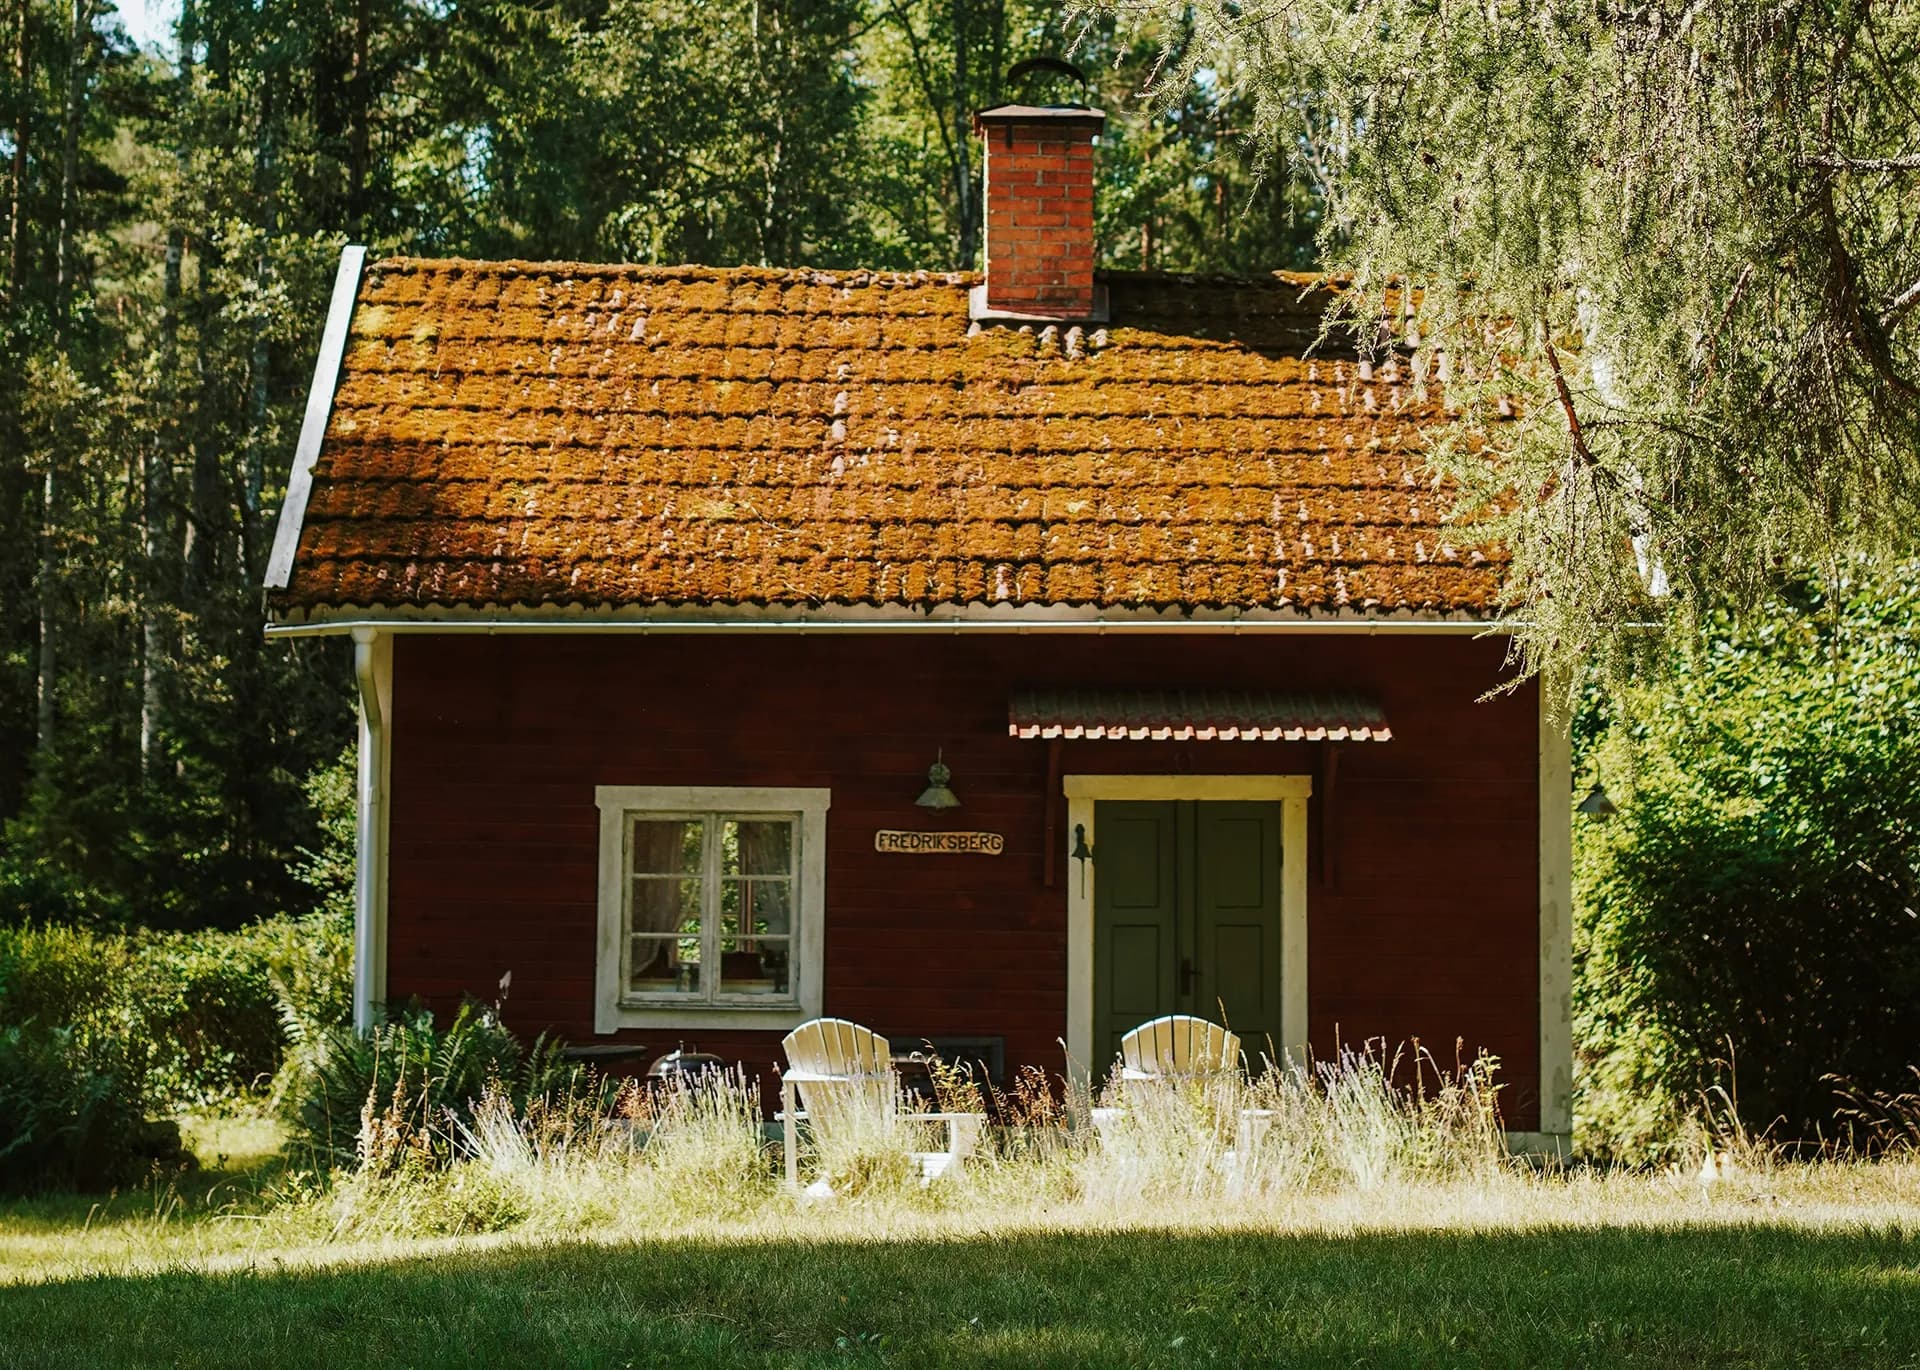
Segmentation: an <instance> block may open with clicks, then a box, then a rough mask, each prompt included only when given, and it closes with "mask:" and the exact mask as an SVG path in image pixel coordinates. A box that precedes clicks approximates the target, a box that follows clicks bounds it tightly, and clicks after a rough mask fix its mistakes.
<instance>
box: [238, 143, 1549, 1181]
mask: <svg viewBox="0 0 1920 1370" xmlns="http://www.w3.org/2000/svg"><path fill="white" fill-rule="evenodd" d="M979 123H980V127H981V131H982V133H983V135H984V142H985V149H986V205H987V224H986V243H987V264H986V270H985V272H984V274H983V275H974V274H941V273H928V272H916V273H912V274H890V273H885V272H866V271H840V272H824V271H807V270H795V271H776V270H761V269H750V268H729V269H716V268H708V267H695V266H687V267H671V268H654V267H632V266H584V265H578V264H572V263H531V262H477V261H423V260H411V259H400V260H390V261H382V262H377V263H373V264H363V260H362V258H363V253H362V251H361V250H360V249H357V248H349V249H348V250H347V252H346V254H345V256H344V258H343V260H342V262H341V266H340V273H339V279H338V283H337V285H336V288H335V294H334V299H333V306H332V310H331V313H330V315H329V317H328V319H327V324H326V329H325V335H324V338H323V341H322V344H321V355H320V360H319V365H318V367H317V368H316V371H315V377H314V385H313V392H312V396H311V399H310V401H309V404H308V409H307V416H306V426H305V428H304V429H303V432H302V435H301V440H300V444H299V450H298V455H297V457H296V460H295V465H294V469H293V472H292V477H291V480H290V482H289V486H288V492H287V500H286V505H285V508H284V509H283V511H282V516H281V521H280V528H279V538H278V542H277V544H276V546H275V549H274V553H273V559H272V565H271V568H270V571H269V575H268V581H269V590H270V602H271V606H272V615H273V621H272V624H271V626H270V628H269V632H271V633H274V634H276V635H292V634H325V633H333V634H343V635H345V634H350V635H351V636H352V639H353V642H354V647H355V664H356V670H357V673H358V677H359V686H360V700H361V719H362V721H361V734H360V757H361V768H360V775H361V783H360V844H361V845H360V850H361V861H360V885H359V893H358V910H359V913H358V928H357V990H356V1015H357V1017H358V1019H359V1021H360V1022H361V1023H362V1024H365V1023H368V1022H371V1021H372V1019H373V1017H374V1015H375V1014H376V1012H377V1011H378V1008H379V1006H380V1005H381V1004H383V1003H398V1002H401V1001H403V1000H407V999H410V998H414V997H418V998H419V999H422V1000H424V1001H425V1002H426V1003H428V1004H430V1005H434V1006H437V1007H440V1008H443V1009H444V1008H447V1007H450V1006H451V1005H452V1004H454V1003H456V1002H457V1001H458V1000H459V999H460V997H461V996H462V995H464V994H469V993H471V994H475V995H479V996H481V997H490V996H491V995H492V993H493V992H494V987H495V986H496V984H497V983H498V982H499V980H500V978H501V976H502V975H503V974H505V973H507V972H511V973H512V977H513V978H512V997H511V1001H510V1004H509V1014H508V1016H509V1019H510V1021H512V1022H513V1023H514V1024H515V1026H517V1027H520V1028H522V1029H525V1030H529V1031H531V1030H535V1029H539V1028H551V1029H554V1030H557V1031H558V1032H560V1033H563V1034H564V1035H565V1036H566V1037H568V1038H569V1039H571V1040H572V1041H574V1042H576V1043H582V1044H587V1043H594V1042H599V1043H602V1044H607V1045H622V1044H625V1045H640V1046H645V1047H648V1048H652V1049H656V1050H666V1049H669V1048H671V1047H673V1046H674V1045H676V1044H677V1043H680V1042H683V1041H684V1042H688V1043H693V1044H697V1045H698V1047H699V1048H700V1049H702V1050H704V1051H710V1052H715V1053H718V1054H720V1055H722V1056H725V1057H728V1058H729V1059H737V1060H740V1061H743V1062H747V1063H749V1064H753V1065H757V1066H761V1067H766V1066H769V1065H771V1063H773V1062H774V1061H775V1060H776V1058H777V1054H778V1042H779V1039H780V1037H781V1036H782V1035H783V1034H784V1033H785V1032H786V1031H787V1030H788V1029H790V1028H791V1027H793V1026H794V1025H795V1024H796V1023H798V1022H800V1021H802V1020H803V1019H805V1018H808V1017H811V1016H814V1015H816V1014H820V1013H823V1012H824V1013H831V1014H836V1015H840V1016H843V1017H847V1018H852V1019H856V1020H858V1021H861V1022H864V1023H866V1024H868V1025H870V1026H872V1027H874V1028H875V1029H877V1030H880V1031H882V1032H884V1033H886V1034H887V1035H889V1036H890V1037H891V1038H893V1039H894V1040H895V1041H896V1042H902V1043H905V1042H917V1041H920V1040H922V1039H925V1040H931V1041H933V1042H935V1043H936V1044H938V1045H941V1046H944V1047H945V1048H946V1049H948V1050H950V1051H958V1052H961V1053H963V1054H967V1055H970V1056H976V1057H978V1058H980V1059H982V1060H984V1061H986V1062H988V1063H989V1064H990V1065H991V1066H993V1067H995V1068H1000V1069H1007V1070H1010V1069H1013V1068H1014V1067H1017V1066H1019V1065H1022V1064H1027V1063H1033V1064H1037V1065H1040V1066H1042V1067H1045V1068H1046V1069H1048V1070H1049V1071H1059V1070H1062V1069H1063V1068H1065V1067H1066V1065H1067V1058H1063V1055H1062V1043H1063V1042H1064V1044H1065V1047H1066V1050H1067V1053H1068V1058H1070V1059H1071V1061H1072V1062H1074V1063H1077V1065H1078V1066H1081V1067H1087V1066H1090V1067H1093V1068H1094V1069H1095V1070H1099V1068H1100V1067H1102V1066H1103V1065H1104V1064H1105V1063H1106V1062H1108V1061H1110V1060H1111V1058H1112V1051H1113V1044H1114V1042H1115V1040H1116V1038H1117V1036H1118V1034H1119V1033H1120V1032H1122V1031H1124V1030H1125V1029H1127V1028H1129V1027H1131V1026H1133V1025H1135V1024H1136V1023H1139V1022H1141V1021H1143V1020H1145V1019H1148V1018H1151V1017H1154V1016H1156V1015H1158V1014H1161V1013H1165V1012H1171V1011H1179V1010H1190V1011H1194V1012H1198V1013H1202V1014H1205V1015H1207V1016H1209V1017H1214V1018H1222V1017H1224V1018H1225V1019H1226V1020H1227V1021H1228V1022H1229V1023H1230V1024H1231V1026H1232V1027H1233V1028H1234V1029H1235V1030H1236V1031H1238V1032H1239V1033H1240V1034H1241V1036H1242V1037H1243V1038H1244V1039H1245V1040H1246V1041H1248V1042H1250V1043H1256V1044H1261V1045H1263V1046H1264V1045H1266V1044H1270V1045H1271V1049H1272V1050H1273V1051H1274V1052H1275V1054H1278V1053H1279V1052H1281V1051H1295V1052H1297V1051H1299V1050H1300V1049H1302V1048H1304V1047H1306V1046H1307V1045H1309V1044H1311V1046H1312V1048H1313V1049H1314V1050H1316V1051H1317V1052H1320V1053H1326V1052H1328V1051H1329V1050H1331V1049H1332V1048H1333V1047H1334V1045H1335V1042H1336V1040H1338V1041H1343V1042H1357V1041H1360V1040H1362V1039H1365V1038H1370V1037H1384V1038H1386V1039H1388V1041H1389V1042H1396V1043H1397V1042H1402V1041H1405V1040H1407V1039H1409V1038H1413V1037H1418V1038H1420V1039H1421V1040H1422V1041H1424V1042H1425V1043H1427V1044H1429V1045H1430V1046H1435V1047H1437V1048H1439V1054H1441V1055H1442V1056H1447V1055H1449V1054H1450V1053H1451V1051H1452V1048H1453V1043H1454V1042H1455V1040H1456V1039H1462V1040H1463V1041H1464V1043H1465V1045H1466V1047H1467V1049H1468V1050H1470V1051H1471V1050H1473V1049H1475V1048H1481V1047H1484V1048H1486V1049H1488V1050H1491V1051H1493V1052H1495V1053H1497V1054H1498V1055H1499V1057H1500V1058H1501V1060H1502V1062H1503V1063H1504V1066H1503V1070H1504V1075H1503V1078H1504V1079H1505V1081H1506V1082H1507V1086H1508V1089H1507V1092H1506V1094H1505V1096H1504V1098H1505V1116H1506V1119H1507V1122H1508V1125H1509V1126H1510V1127H1511V1128H1512V1129H1514V1130H1515V1131H1516V1132H1518V1133H1524V1134H1528V1137H1527V1140H1528V1141H1530V1142H1532V1143H1535V1144H1546V1145H1558V1144H1562V1143H1564V1141H1565V1139H1566V1137H1567V1134H1568V1133H1569V1132H1570V1129H1571V1107H1570V1074H1571V1048H1570V1034H1569V1024H1568V977H1569V955H1570V950H1569V948H1570V940H1571V938H1570V931H1569V928H1570V919H1569V908H1568V897H1567V896H1568V865H1569V833H1568V823H1569V814H1568V807H1569V806H1568V787H1569V777H1568V762H1567V747H1566V742H1565V739H1564V738H1563V737H1562V736H1561V735H1560V734H1559V733H1558V732H1557V731H1555V730H1554V729H1552V728H1550V727H1549V726H1548V725H1547V723H1546V721H1545V718H1544V716H1543V714H1542V711H1541V707H1540V703H1541V701H1540V696H1539V692H1538V690H1537V689H1536V688H1535V687H1534V686H1533V685H1531V684H1529V685H1526V686H1524V687H1522V688H1520V689H1518V690H1515V691H1513V692H1511V693H1508V694H1504V695H1498V696H1496V697H1493V698H1491V699H1483V698H1482V697H1483V696H1484V695H1486V694H1487V692H1488V690H1489V689H1490V688H1492V687H1494V686H1496V685H1498V684H1499V683H1500V681H1501V679H1502V671H1503V661H1504V653H1505V644H1504V642H1503V641H1502V640H1501V639H1500V638H1498V637H1495V636H1487V635H1485V630H1486V628H1487V625H1488V623H1489V621H1490V620H1491V619H1492V618H1493V616H1494V606H1495V600H1496V594H1497V591H1498V586H1499V581H1500V576H1501V572H1502V569H1503V559H1502V556H1501V554H1500V552H1499V551H1498V549H1497V548H1492V547H1485V546H1474V545H1471V544H1470V540H1468V539H1465V538H1463V535H1462V533H1461V532H1460V531H1459V530H1458V529H1455V528H1450V527H1448V526H1446V524H1445V522H1444V521H1443V512H1444V510H1445V509H1446V506H1447V504H1448V501H1449V496H1448V492H1447V491H1446V490H1445V489H1443V488H1440V487H1438V486H1436V484H1435V481H1434V479H1433V478H1432V476H1431V475H1430V474H1429V472H1428V471H1427V470H1426V469H1425V467H1424V465H1423V462H1422V459H1421V454H1420V444H1419V426H1420V424H1421V423H1422V421H1423V420H1430V419H1431V417H1432V416H1433V414H1434V413H1435V410H1434V408H1433V407H1432V404H1431V402H1430V401H1428V400H1427V399H1425V398H1424V397H1422V396H1421V395H1420V394H1419V393H1418V391H1417V390H1416V388H1415V386H1414V385H1413V382H1412V378H1411V377H1410V376H1409V375H1408V373H1407V371H1406V370H1405V369H1404V368H1403V367H1401V366H1400V365H1398V364H1396V363H1395V362H1393V361H1386V362H1383V363H1380V364H1377V365H1372V366H1369V365H1368V364H1366V363H1364V362H1363V361H1361V360H1360V359H1358V358H1357V357H1356V356H1355V355H1354V354H1352V353H1347V354H1345V355H1342V354H1341V353H1340V352H1339V351H1338V350H1337V349H1329V348H1328V347H1327V346H1325V345H1321V346H1315V345H1314V344H1315V340H1316V337H1317V334H1318V329H1319V320H1320V316H1321V313H1322V310H1323V307H1324V304H1325V299H1324V297H1323V296H1321V295H1319V294H1317V293H1313V292H1310V291H1309V290H1308V288H1307V287H1308V282H1307V281H1306V280H1305V279H1304V278H1292V277H1271V278H1262V279H1258V280H1221V279H1195V278H1189V277H1176V276H1166V275H1130V274H1117V273H1096V272H1095V270H1094V243H1093V229H1092V195H1093V189H1092V144H1093V139H1094V137H1095V136H1096V134H1097V132H1098V130H1099V128H1100V125H1101V116H1100V114H1099V113H1098V112H1097V111H1091V110H1087V109H1082V108H1068V109H1062V108H1032V107H1022V106H1009V107H1005V108H1001V109H996V110H992V111H989V112H987V113H985V114H983V115H981V116H980V118H979Z"/></svg>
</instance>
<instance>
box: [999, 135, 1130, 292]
mask: <svg viewBox="0 0 1920 1370" xmlns="http://www.w3.org/2000/svg"><path fill="white" fill-rule="evenodd" d="M1106 122H1107V116H1106V115H1105V114H1103V113H1102V112H1101V111H1099V110H1097V109H1088V108H1087V107H1085V106H1084V105H1065V106H1061V105H1001V106H1000V107H999V108H997V109H989V110H983V111H981V112H980V113H978V114H976V115H974V116H973V124H974V128H975V129H977V130H978V131H979V132H980V134H981V135H982V139H983V141H984V143H985V149H984V158H983V160H984V162H985V166H986V182H987V190H986V206H987V214H986V221H987V222H986V229H987V232H986V240H987V283H986V284H985V285H984V286H976V287H975V288H974V292H973V299H972V309H971V313H972V315H973V317H974V318H976V319H984V320H989V321H993V320H1006V321H1033V322H1040V321H1046V322H1049V323H1065V322H1073V323H1103V322H1105V321H1106V317H1107V289H1106V287H1105V286H1102V285H1095V284H1094V280H1093V140H1094V138H1095V137H1097V136H1098V135H1099V132H1100V130H1101V128H1102V127H1104V126H1105V124H1106Z"/></svg>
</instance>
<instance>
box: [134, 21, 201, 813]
mask: <svg viewBox="0 0 1920 1370" xmlns="http://www.w3.org/2000/svg"><path fill="white" fill-rule="evenodd" d="M176 37H177V38H178V41H179V49H180V55H179V60H178V78H177V80H176V83H175V104H174V119H175V125H174V128H175V142H174V146H173V158H174V174H175V175H176V176H177V177H178V179H179V184H178V186H177V187H176V190H175V194H176V196H178V195H182V194H184V193H185V189H186V185H187V178H188V176H189V174H190V171H189V164H188V146H187V138H186V132H185V129H186V118H187V111H188V108H189V105H190V103H191V101H192V99H193V47H194V43H195V42H196V41H197V39H198V35H197V34H196V33H195V31H194V13H193V0H183V2H182V4H181V6H180V26H179V28H178V29H177V30H176ZM175 205H176V208H175V214H174V216H173V217H174V219H175V222H174V223H173V224H172V225H171V226H170V227H169V228H168V229H167V259H166V269H165V274H164V275H163V276H162V278H161V286H160V290H161V311H160V382H159V393H158V394H157V395H156V396H155V401H156V406H157V408H158V409H159V411H160V412H159V413H158V415H157V416H156V421H155V424H154V434H153V441H152V443H151V444H150V445H149V447H148V449H147V460H146V469H145V471H144V472H143V479H142V481H141V491H140V550H141V554H142V557H143V560H144V561H145V565H143V566H142V567H141V579H142V584H141V588H140V774H141V777H142V778H143V779H144V778H146V776H147V775H148V774H149V770H150V767H151V765H152V762H153V753H154V748H155V747H156V746H157V745H158V743H159V737H160V678H161V669H162V667H163V666H164V665H165V662H166V656H167V640H166V627H165V623H164V620H163V612H164V610H165V608H166V603H167V592H166V590H165V589H164V588H163V587H165V586H167V585H168V584H169V583H170V582H169V578H168V577H166V576H163V575H162V573H161V563H162V561H163V559H164V558H165V556H166V548H167V547H168V545H169V543H170V541H171V539H170V538H169V537H168V531H169V530H168V526H167V525H168V518H167V510H168V508H169V507H170V504H171V499H172V486H173V433H174V432H176V431H178V429H177V426H176V425H177V423H178V419H177V416H176V415H175V414H174V412H173V411H174V409H175V408H176V407H177V406H178V405H179V404H180V402H181V398H182V392H180V391H179V390H178V389H177V388H176V387H175V385H174V380H175V377H176V375H177V373H178V371H179V364H180V359H179V340H180V291H181V284H180V277H181V273H182V270H183V267H184V265H185V260H186V255H187V234H186V230H185V229H184V228H182V227H181V225H180V223H179V222H178V219H179V212H178V200H176V202H175Z"/></svg>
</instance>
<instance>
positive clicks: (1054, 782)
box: [1046, 737, 1065, 889]
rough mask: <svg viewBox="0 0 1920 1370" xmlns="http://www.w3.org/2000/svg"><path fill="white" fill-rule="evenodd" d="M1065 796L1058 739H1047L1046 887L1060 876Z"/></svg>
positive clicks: (1056, 881) (1050, 887) (1051, 886)
mask: <svg viewBox="0 0 1920 1370" xmlns="http://www.w3.org/2000/svg"><path fill="white" fill-rule="evenodd" d="M1064 799H1065V796H1064V795H1063V793H1062V792H1061V789H1060V739H1059V738H1057V737H1055V738H1050V739H1048V741H1047V866H1046V873H1047V874H1046V879H1047V888H1048V889H1052V888H1053V887H1054V885H1055V884H1057V883H1058V882H1059V878H1060V805H1061V804H1062V803H1063V802H1064Z"/></svg>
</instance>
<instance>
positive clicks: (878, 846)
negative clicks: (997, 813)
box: [873, 828, 1007, 856]
mask: <svg viewBox="0 0 1920 1370" xmlns="http://www.w3.org/2000/svg"><path fill="white" fill-rule="evenodd" d="M1006 845H1007V839H1006V838H1004V837H1002V836H1001V835H1000V834H999V833H997V832H894V831H891V830H890V829H887V828H882V829H881V830H880V831H879V832H876V833H875V834H874V835H873V849H874V850H875V851H886V852H900V853H903V854H906V855H909V856H936V855H941V854H943V853H947V852H971V853H973V854H974V855H976V856H998V855H999V854H1000V853H1001V852H1002V851H1003V850H1005V848H1006Z"/></svg>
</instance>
